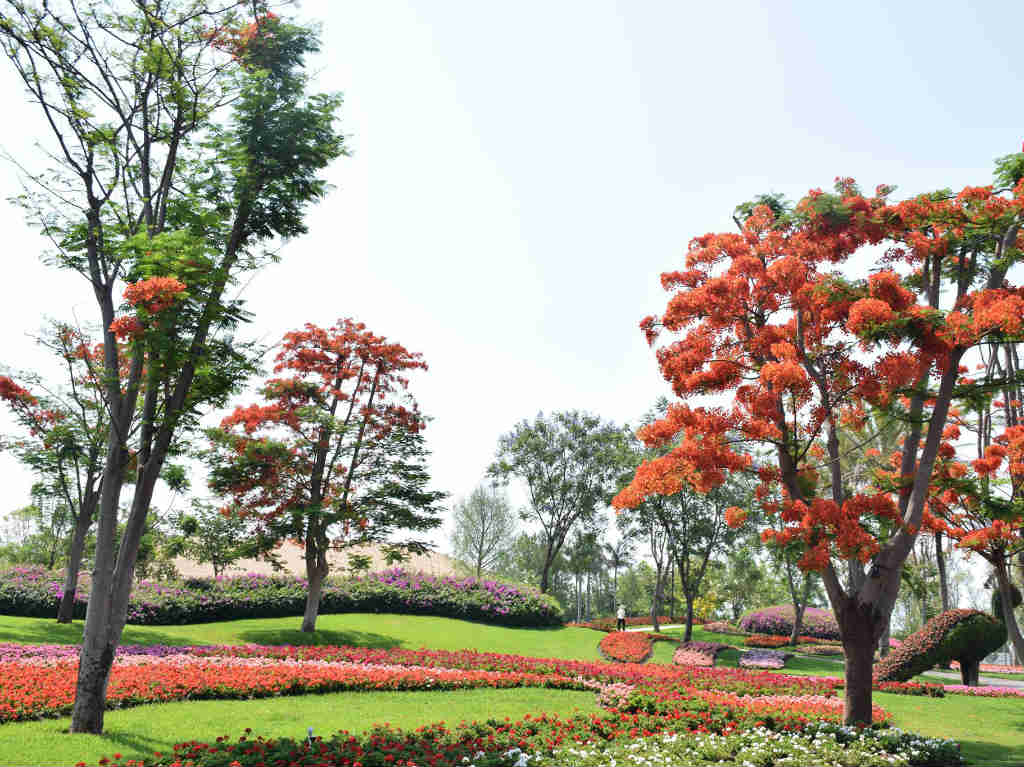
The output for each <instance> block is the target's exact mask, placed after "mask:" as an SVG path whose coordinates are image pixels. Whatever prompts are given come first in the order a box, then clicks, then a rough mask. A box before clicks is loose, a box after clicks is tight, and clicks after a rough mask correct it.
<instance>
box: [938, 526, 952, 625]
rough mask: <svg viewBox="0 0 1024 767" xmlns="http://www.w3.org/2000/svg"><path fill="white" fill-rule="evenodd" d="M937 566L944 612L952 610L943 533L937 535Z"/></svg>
mask: <svg viewBox="0 0 1024 767" xmlns="http://www.w3.org/2000/svg"><path fill="white" fill-rule="evenodd" d="M935 564H936V566H937V567H938V569H939V593H940V594H941V595H942V612H946V611H947V610H950V609H952V608H951V607H950V604H949V577H948V576H947V575H946V555H945V553H944V552H943V551H942V533H935Z"/></svg>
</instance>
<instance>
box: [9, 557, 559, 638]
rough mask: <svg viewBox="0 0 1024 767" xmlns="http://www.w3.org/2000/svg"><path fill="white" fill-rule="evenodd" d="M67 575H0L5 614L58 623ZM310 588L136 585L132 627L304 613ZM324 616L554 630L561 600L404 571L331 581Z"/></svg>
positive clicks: (286, 579) (274, 580) (249, 583)
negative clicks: (428, 618)
mask: <svg viewBox="0 0 1024 767" xmlns="http://www.w3.org/2000/svg"><path fill="white" fill-rule="evenodd" d="M62 583H63V574H61V573H50V572H47V571H45V570H41V569H39V568H25V567H18V568H10V569H8V570H5V571H0V614H2V615H23V616H31V617H53V616H55V615H56V614H57V605H58V603H59V601H60V596H61V588H62ZM307 585H308V584H307V583H306V581H305V580H304V579H302V578H295V577H292V576H286V575H272V576H271V575H255V574H249V575H232V576H221V577H219V578H189V579H187V580H184V581H178V582H170V583H156V582H152V581H143V582H142V583H141V584H138V585H136V586H135V587H134V590H133V591H132V595H131V600H130V602H129V606H128V622H129V623H134V624H141V625H168V624H181V623H204V622H210V621H219V620H227V619H230V620H237V619H241V618H274V617H283V616H299V615H302V612H303V610H304V609H305V603H306V588H307ZM88 593H89V576H88V575H87V574H84V573H83V576H82V578H81V579H80V582H79V587H78V591H77V592H76V594H75V616H76V617H78V618H81V617H84V615H85V607H86V602H87V597H88ZM320 612H321V613H322V614H328V613H346V612H388V613H412V614H418V615H438V616H441V617H448V618H462V619H467V620H481V621H486V622H488V623H494V624H499V625H504V626H555V625H559V624H561V622H562V617H561V616H562V610H561V607H559V605H558V603H557V601H556V600H555V599H554V598H552V597H550V596H547V595H545V594H541V593H540V592H539V591H537V590H535V589H531V588H528V587H523V586H516V585H513V584H509V583H503V582H501V581H494V580H487V579H478V578H456V577H451V576H445V577H440V576H434V575H427V574H424V573H418V572H414V571H411V570H406V569H402V568H395V569H391V570H385V571H383V572H379V573H371V574H369V575H365V576H361V577H356V578H329V579H328V581H327V583H325V584H324V587H323V595H322V597H321V600H320Z"/></svg>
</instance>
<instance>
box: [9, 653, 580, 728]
mask: <svg viewBox="0 0 1024 767" xmlns="http://www.w3.org/2000/svg"><path fill="white" fill-rule="evenodd" d="M77 673H78V662H77V660H66V659H65V660H59V661H55V662H48V663H31V662H20V663H4V664H0V721H3V722H6V721H17V720H22V719H36V718H39V717H43V716H59V715H62V714H66V713H67V712H69V711H70V710H71V706H72V704H73V703H74V698H75V679H76V676H77ZM586 686H587V685H585V684H584V683H583V682H582V681H580V680H579V679H578V678H577V679H571V678H569V677H565V676H561V675H557V674H550V673H547V674H532V673H524V672H519V671H483V670H467V669H446V668H416V667H409V666H398V665H396V666H387V665H365V664H354V663H345V662H322V661H321V662H318V661H280V660H273V659H269V658H230V657H228V658H210V657H208V658H203V657H193V656H188V655H178V656H170V657H167V658H141V659H131V661H122V662H120V663H115V665H114V667H113V669H112V671H111V675H110V686H109V687H108V689H107V702H108V705H109V706H110V707H111V708H116V707H119V706H125V705H136V704H139V703H159V702H166V701H172V700H183V699H191V700H197V699H205V698H211V699H230V698H262V697H270V696H276V695H303V694H308V693H325V692H340V691H343V690H454V689H466V688H472V687H493V688H503V687H554V688H562V689H577V690H579V689H585V688H586Z"/></svg>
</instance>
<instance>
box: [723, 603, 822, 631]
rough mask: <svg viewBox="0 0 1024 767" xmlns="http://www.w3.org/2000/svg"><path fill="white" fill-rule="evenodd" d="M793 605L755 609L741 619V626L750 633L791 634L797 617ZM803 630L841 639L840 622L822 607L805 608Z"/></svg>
mask: <svg viewBox="0 0 1024 767" xmlns="http://www.w3.org/2000/svg"><path fill="white" fill-rule="evenodd" d="M795 614H796V613H795V612H794V610H793V605H775V606H774V607H765V608H763V609H761V610H754V611H753V612H749V613H747V614H746V615H744V616H743V617H742V618H740V620H739V627H740V628H741V629H743V631H745V632H747V633H750V634H772V635H775V636H787V637H788V636H789V635H791V634H792V633H793V620H794V617H795ZM801 625H802V626H803V632H804V634H806V635H807V636H809V637H814V638H816V639H839V638H840V637H839V624H838V623H836V619H835V616H834V615H833V614H832V613H831V611H829V610H823V609H821V608H820V607H808V608H807V609H806V610H804V618H803V622H802V624H801Z"/></svg>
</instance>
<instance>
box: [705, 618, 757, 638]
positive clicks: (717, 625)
mask: <svg viewBox="0 0 1024 767" xmlns="http://www.w3.org/2000/svg"><path fill="white" fill-rule="evenodd" d="M704 630H705V631H710V632H711V633H712V634H731V635H735V636H743V635H744V634H746V633H747V632H746V631H744V630H743V629H741V628H737V627H736V626H734V625H732V624H731V623H726V622H725V621H711V622H710V623H705V624H704Z"/></svg>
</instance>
